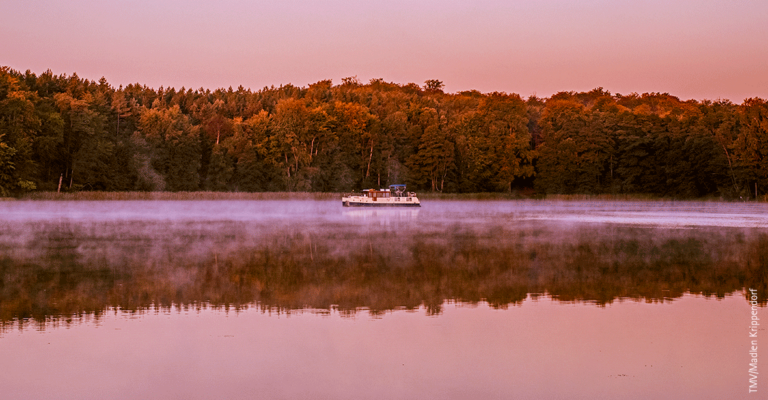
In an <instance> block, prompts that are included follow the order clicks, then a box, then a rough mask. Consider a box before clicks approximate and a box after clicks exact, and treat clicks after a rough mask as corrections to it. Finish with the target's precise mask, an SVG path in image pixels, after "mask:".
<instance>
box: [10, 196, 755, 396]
mask: <svg viewBox="0 0 768 400" xmlns="http://www.w3.org/2000/svg"><path fill="white" fill-rule="evenodd" d="M766 211H768V207H766V206H765V205H759V204H743V203H740V204H722V203H686V202H674V203H661V202H659V203H657V202H651V203H646V202H541V201H521V202H512V201H504V202H470V201H466V202H465V201H450V202H438V201H435V202H429V203H425V204H424V206H423V207H422V208H421V209H415V210H414V209H408V210H399V209H387V210H382V209H377V210H367V209H349V208H342V207H341V205H340V204H339V202H338V201H287V202H280V201H186V202H185V201H179V202H175V201H146V202H142V201H128V202H119V201H110V202H85V201H80V202H42V201H38V202H18V201H17V202H3V203H0V388H2V389H1V390H2V392H3V393H4V394H3V396H2V397H3V398H51V399H66V398H72V399H84V398H94V399H97V398H99V399H100V398H130V399H133V398H334V399H336V398H348V399H359V398H382V399H385V398H414V399H420V398H456V399H464V398H499V399H508V398H568V399H570V398H584V399H587V398H589V399H592V398H680V397H683V398H689V397H691V398H692V397H696V398H712V399H723V398H742V397H743V398H748V397H749V396H748V387H749V375H748V369H749V365H748V364H749V360H750V357H749V354H748V348H749V345H750V339H749V337H748V336H749V335H748V332H749V324H750V307H751V306H750V304H749V301H748V293H747V290H746V289H748V288H753V289H756V290H757V291H758V297H759V300H758V307H757V309H758V310H759V313H764V312H765V309H764V306H765V304H766V301H765V299H766V297H765V296H766V295H768V291H766V289H768V213H767V212H766ZM761 315H762V314H761ZM766 316H768V314H766ZM763 336H768V333H765V331H763V330H761V331H759V339H758V340H760V344H762V341H763V340H767V339H762V337H763ZM766 343H768V342H766ZM767 348H768V347H767ZM761 349H762V347H761ZM760 354H762V350H761V353H760ZM766 354H768V353H766ZM759 382H760V383H759V386H758V388H759V389H758V390H759V392H758V396H761V395H759V393H761V392H763V391H768V383H766V384H765V385H766V386H765V389H763V384H762V382H761V381H759ZM753 396H754V395H753Z"/></svg>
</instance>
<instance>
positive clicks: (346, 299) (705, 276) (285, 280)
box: [0, 223, 768, 324]
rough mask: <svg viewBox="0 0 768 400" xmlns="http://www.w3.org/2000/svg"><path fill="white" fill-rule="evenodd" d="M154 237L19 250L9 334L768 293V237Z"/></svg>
mask: <svg viewBox="0 0 768 400" xmlns="http://www.w3.org/2000/svg"><path fill="white" fill-rule="evenodd" d="M133 228H135V227H133ZM144 228H146V227H144ZM151 228H152V230H147V229H144V230H143V231H142V230H141V229H139V232H141V233H132V232H134V230H133V229H118V228H110V227H108V226H90V227H88V226H66V225H64V226H62V225H50V226H48V225H46V226H39V227H37V228H36V232H37V233H36V234H35V235H34V236H30V237H28V238H26V239H24V240H22V242H23V243H22V245H20V246H17V247H16V248H12V247H11V246H10V245H7V244H5V245H3V246H4V247H0V321H2V323H3V324H7V323H9V322H10V321H21V322H23V320H24V319H28V318H32V319H34V320H35V321H39V322H42V321H46V320H48V321H49V322H50V321H52V320H63V321H66V319H67V318H73V316H74V317H75V318H77V317H78V316H82V315H90V314H93V315H95V317H96V318H98V316H99V315H100V314H101V313H103V312H105V310H107V309H108V308H119V309H121V310H123V311H128V312H142V311H145V310H148V309H154V308H169V307H171V306H182V307H184V306H191V307H202V306H211V307H227V308H230V307H233V308H240V307H253V306H256V307H260V308H262V309H269V310H280V311H286V312H289V311H291V310H299V309H306V308H312V309H331V308H335V309H338V310H340V311H341V312H343V313H354V312H356V310H359V309H361V308H365V309H367V310H369V311H370V312H371V313H380V312H385V311H387V310H393V309H401V308H405V309H415V308H418V307H420V306H425V307H426V308H427V310H428V311H429V312H430V313H440V312H441V306H442V305H443V304H444V302H445V301H446V300H452V301H458V302H464V303H476V302H480V301H486V302H488V303H489V304H491V305H492V306H494V307H500V308H504V307H507V306H508V305H510V304H518V303H520V302H522V301H523V300H524V299H526V297H527V296H528V294H531V293H533V294H547V295H549V296H551V297H553V298H555V299H558V300H560V301H583V302H592V303H595V304H598V305H604V304H607V303H610V302H612V301H614V300H616V299H622V298H627V299H634V300H638V301H664V300H665V299H671V298H676V297H680V296H682V295H683V294H684V293H687V292H690V293H697V294H703V295H705V296H717V297H723V296H725V295H726V294H728V293H732V292H734V291H739V290H741V289H742V288H744V287H745V286H748V287H752V288H756V289H758V290H759V292H760V293H761V294H762V293H768V292H767V291H766V289H768V288H767V287H766V286H767V283H768V275H767V274H768V235H766V234H765V233H764V232H758V231H748V230H739V229H719V230H661V229H639V228H621V227H615V226H614V227H594V226H581V227H577V228H574V227H557V226H552V225H550V226H535V225H533V224H529V226H527V227H515V228H509V227H502V226H496V227H492V228H488V229H485V230H482V231H473V230H470V229H462V228H461V227H460V226H452V227H449V228H447V229H443V230H437V231H429V232H421V231H408V230H405V231H400V232H393V231H384V232H380V233H376V232H374V231H373V230H369V231H366V232H365V233H362V234H360V233H357V232H353V231H349V230H343V229H329V230H327V231H320V230H313V229H307V230H305V231H303V232H302V231H301V230H300V229H298V228H291V227H288V226H283V227H279V226H278V227H257V228H253V229H251V228H247V227H243V226H239V225H237V224H235V223H229V224H225V226H217V227H216V229H210V228H201V227H200V226H197V225H189V226H184V225H181V226H180V225H174V226H171V227H151ZM221 232H226V234H225V233H221ZM17 233H18V234H21V232H17ZM13 234H14V233H13V232H11V233H10V234H9V235H13ZM8 237H10V236H6V237H5V239H7V238H8ZM6 241H7V240H6ZM17 244H18V243H17ZM761 301H762V302H763V304H765V298H764V297H763V296H761Z"/></svg>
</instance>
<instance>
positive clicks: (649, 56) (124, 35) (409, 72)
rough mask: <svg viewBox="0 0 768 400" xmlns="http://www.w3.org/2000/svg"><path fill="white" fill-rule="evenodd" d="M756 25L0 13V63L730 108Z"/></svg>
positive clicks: (749, 19)
mask: <svg viewBox="0 0 768 400" xmlns="http://www.w3.org/2000/svg"><path fill="white" fill-rule="evenodd" d="M766 21H768V2H766V1H762V0H728V1H726V0H677V1H673V2H670V1H659V0H651V1H637V0H635V1H623V0H613V1H609V0H599V1H597V0H591V1H578V2H576V1H568V0H544V1H537V2H532V1H492V0H485V1H472V2H468V1H432V0H428V1H418V0H405V1H399V0H396V1H367V0H358V1H322V0H317V1H290V0H287V1H285V0H284V1H236V0H222V1H216V2H210V1H192V0H186V1H181V0H174V1H158V0H155V1H149V0H147V1H127V0H116V1H96V0H92V1H89V0H70V1H66V2H62V1H49V0H43V1H19V0H5V1H2V2H1V3H0V65H7V66H10V67H11V68H14V69H17V70H22V71H23V70H27V69H30V70H32V71H33V72H35V73H40V72H43V71H45V70H46V69H49V68H50V69H51V70H52V71H53V72H54V73H57V74H60V73H66V74H71V73H73V72H76V73H77V74H78V75H79V76H81V77H84V78H88V79H94V80H98V79H99V78H100V77H102V76H104V77H106V78H107V80H108V81H109V82H110V83H111V84H113V85H115V86H117V85H119V84H127V83H132V82H139V83H142V84H146V85H148V86H150V87H159V86H161V85H162V86H166V87H168V86H173V87H176V88H179V87H181V86H185V87H188V88H189V87H192V88H199V87H204V88H210V89H214V88H217V87H229V86H233V87H237V86H238V85H243V86H244V87H248V88H251V89H254V90H258V89H260V88H262V87H264V86H270V85H275V86H278V85H280V84H287V83H292V84H294V85H297V86H306V85H308V84H310V83H314V82H317V81H319V80H323V79H332V80H333V82H334V83H340V82H341V78H343V77H348V76H355V75H356V76H357V77H358V78H359V79H360V80H361V81H363V82H367V81H368V80H370V79H371V78H383V79H384V80H386V81H391V82H396V83H408V82H416V83H419V84H422V83H423V82H424V81H425V80H427V79H439V80H442V81H443V82H445V89H446V91H447V92H457V91H462V90H470V89H477V90H479V91H481V92H491V91H505V92H510V93H519V94H521V95H522V96H524V97H527V96H529V95H533V94H536V95H538V96H540V97H546V96H550V95H552V94H553V93H556V92H558V91H564V90H576V91H586V90H590V89H592V88H595V87H598V86H602V87H604V88H605V89H607V90H609V91H611V92H613V93H624V94H626V93H630V92H638V93H643V92H669V93H671V94H673V95H676V96H679V97H680V98H682V99H690V98H694V99H699V100H701V99H718V98H722V99H730V100H732V101H734V102H736V103H740V102H741V101H742V100H743V99H744V98H747V97H754V96H759V97H762V98H768V45H766V43H768V22H766Z"/></svg>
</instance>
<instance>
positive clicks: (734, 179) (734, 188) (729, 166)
mask: <svg viewBox="0 0 768 400" xmlns="http://www.w3.org/2000/svg"><path fill="white" fill-rule="evenodd" d="M720 145H721V146H723V151H725V158H726V159H727V160H728V169H730V170H731V179H733V190H734V192H738V191H739V188H738V187H736V175H734V174H733V165H731V155H730V154H728V149H726V148H725V145H724V144H722V143H721V144H720Z"/></svg>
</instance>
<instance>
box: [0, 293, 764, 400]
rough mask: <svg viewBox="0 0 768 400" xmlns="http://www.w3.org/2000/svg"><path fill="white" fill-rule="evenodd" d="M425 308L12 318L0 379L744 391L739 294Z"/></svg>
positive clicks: (115, 387)
mask: <svg viewBox="0 0 768 400" xmlns="http://www.w3.org/2000/svg"><path fill="white" fill-rule="evenodd" d="M760 310H761V312H764V311H763V310H765V309H764V308H761V309H760ZM425 314H426V310H424V309H419V310H416V311H415V312H405V311H394V312H390V313H387V314H384V315H380V316H378V317H376V318H371V317H369V316H367V315H357V316H354V317H349V316H345V315H343V314H340V313H338V312H331V313H327V314H312V313H300V314H295V313H294V314H289V315H285V314H275V313H271V314H270V313H265V312H261V311H259V310H258V309H249V310H242V311H240V312H237V313H235V312H232V311H230V312H224V311H223V310H211V309H203V310H194V309H193V310H186V311H184V310H182V311H179V310H178V309H172V310H170V311H168V312H163V311H161V312H157V313H145V314H141V315H133V316H126V315H123V314H120V313H118V314H108V315H105V316H104V317H102V318H101V319H99V320H98V321H97V322H96V321H90V322H86V323H82V324H77V325H72V326H69V327H67V329H55V330H46V331H40V332H38V331H17V330H14V331H9V332H6V333H5V334H4V335H3V337H2V338H0V370H2V371H3V374H0V386H1V387H3V393H4V396H8V398H40V399H42V398H78V399H97V398H113V399H133V398H188V399H196V398H200V399H202V398H228V399H238V398H337V399H359V398H371V399H379V398H381V399H390V398H414V399H416V398H454V399H475V398H484V399H508V398H520V399H533V398H568V399H594V398H626V399H648V398H658V399H663V398H712V399H726V398H728V399H736V398H742V397H744V398H746V381H747V380H746V379H745V376H746V372H745V371H746V368H744V366H745V365H746V364H747V357H746V355H747V354H746V353H747V345H748V344H749V343H748V339H747V338H746V336H747V335H746V332H747V325H748V322H747V321H748V319H749V317H748V306H747V304H746V302H745V301H744V300H743V298H742V297H740V296H728V297H726V298H724V299H722V300H713V299H705V298H702V297H698V296H684V297H682V298H681V299H679V300H676V301H674V302H671V303H664V304H661V303H655V304H646V303H637V302H619V303H615V304H612V305H610V306H608V307H605V308H597V307H590V306H585V305H579V304H565V303H558V302H554V301H552V300H549V299H546V298H540V299H539V300H537V301H533V300H531V299H530V298H529V299H527V300H526V301H524V302H523V303H522V304H520V305H518V306H514V307H510V308H508V309H506V310H499V309H493V308H490V307H488V306H487V305H486V304H478V305H475V306H469V307H468V306H466V305H462V304H446V305H444V312H443V313H442V314H441V315H439V316H433V317H432V318H425V317H424V315H425ZM763 332H764V331H763ZM763 332H761V333H763ZM742 395H744V396H742Z"/></svg>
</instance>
